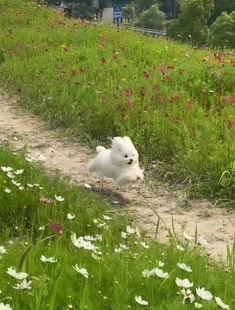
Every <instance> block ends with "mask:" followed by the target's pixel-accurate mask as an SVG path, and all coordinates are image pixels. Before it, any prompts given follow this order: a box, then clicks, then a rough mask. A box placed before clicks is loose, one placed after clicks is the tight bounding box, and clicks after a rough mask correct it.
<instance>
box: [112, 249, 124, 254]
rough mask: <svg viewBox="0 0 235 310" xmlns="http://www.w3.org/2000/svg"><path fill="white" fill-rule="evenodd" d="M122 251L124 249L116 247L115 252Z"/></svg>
mask: <svg viewBox="0 0 235 310" xmlns="http://www.w3.org/2000/svg"><path fill="white" fill-rule="evenodd" d="M122 251H123V250H122V249H121V248H115V249H114V252H115V253H121V252H122Z"/></svg>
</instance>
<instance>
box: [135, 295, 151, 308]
mask: <svg viewBox="0 0 235 310" xmlns="http://www.w3.org/2000/svg"><path fill="white" fill-rule="evenodd" d="M135 301H136V302H137V303H138V304H139V305H142V306H147V305H148V302H147V301H146V300H144V299H142V297H141V296H135Z"/></svg>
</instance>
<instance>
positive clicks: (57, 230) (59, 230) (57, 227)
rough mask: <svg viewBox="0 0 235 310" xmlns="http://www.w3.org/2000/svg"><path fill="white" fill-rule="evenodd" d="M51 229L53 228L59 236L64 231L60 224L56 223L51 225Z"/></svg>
mask: <svg viewBox="0 0 235 310" xmlns="http://www.w3.org/2000/svg"><path fill="white" fill-rule="evenodd" d="M51 228H52V229H53V230H54V231H55V232H56V233H57V234H59V233H60V232H61V231H62V228H61V226H60V225H59V224H58V223H56V222H53V223H51Z"/></svg>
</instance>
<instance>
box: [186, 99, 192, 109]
mask: <svg viewBox="0 0 235 310" xmlns="http://www.w3.org/2000/svg"><path fill="white" fill-rule="evenodd" d="M187 108H188V109H189V110H191V109H192V108H193V104H192V102H191V101H187Z"/></svg>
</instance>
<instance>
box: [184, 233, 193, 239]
mask: <svg viewBox="0 0 235 310" xmlns="http://www.w3.org/2000/svg"><path fill="white" fill-rule="evenodd" d="M183 236H184V239H185V240H188V241H191V240H193V237H192V236H190V235H188V234H187V233H186V232H185V231H184V232H183Z"/></svg>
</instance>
